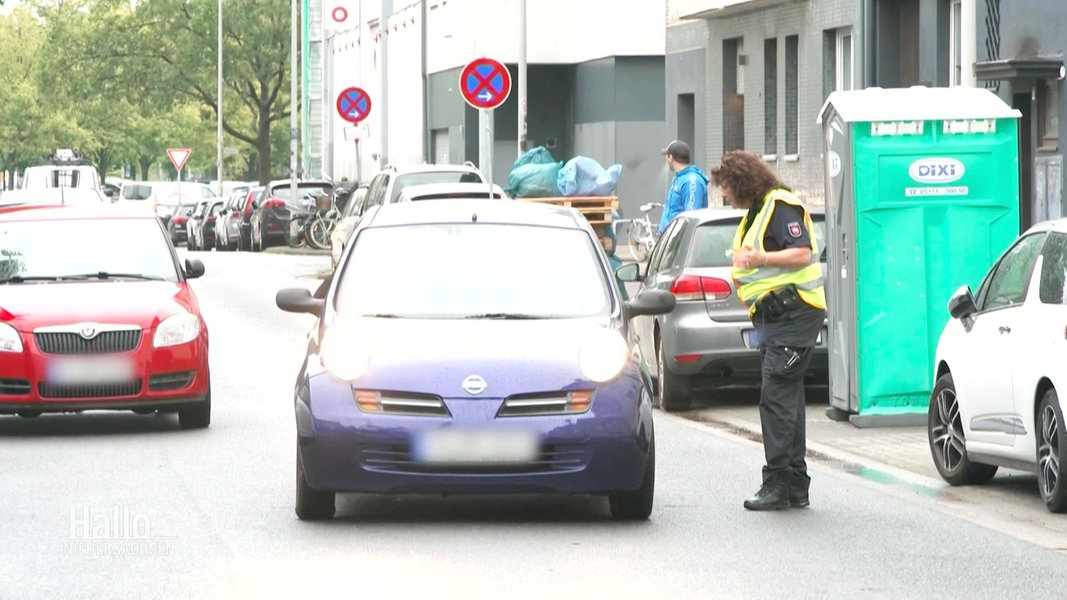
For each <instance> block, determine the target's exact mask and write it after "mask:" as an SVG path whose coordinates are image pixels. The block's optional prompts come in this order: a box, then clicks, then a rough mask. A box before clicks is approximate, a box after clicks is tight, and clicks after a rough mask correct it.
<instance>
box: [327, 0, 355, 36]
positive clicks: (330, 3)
mask: <svg viewBox="0 0 1067 600" xmlns="http://www.w3.org/2000/svg"><path fill="white" fill-rule="evenodd" d="M348 4H349V1H348V0H327V2H326V7H325V8H326V10H325V14H326V15H327V16H328V18H327V19H326V20H325V23H324V26H325V28H326V29H327V30H335V29H341V28H343V27H345V26H346V25H347V24H348V17H349V16H350V15H351V14H352V11H351V10H349V7H348Z"/></svg>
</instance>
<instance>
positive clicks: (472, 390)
mask: <svg viewBox="0 0 1067 600" xmlns="http://www.w3.org/2000/svg"><path fill="white" fill-rule="evenodd" d="M486 387H488V384H486V383H485V380H484V379H482V378H481V377H479V376H478V375H471V376H469V377H467V378H466V379H464V380H463V389H464V390H466V391H467V393H468V394H470V395H471V396H477V395H478V394H480V393H482V392H484V391H485V388H486Z"/></svg>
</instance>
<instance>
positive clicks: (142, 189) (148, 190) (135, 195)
mask: <svg viewBox="0 0 1067 600" xmlns="http://www.w3.org/2000/svg"><path fill="white" fill-rule="evenodd" d="M151 195H152V186H150V185H142V184H137V183H133V184H128V185H124V186H122V199H123V200H148V198H149V197H150V196H151Z"/></svg>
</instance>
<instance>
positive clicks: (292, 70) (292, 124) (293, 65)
mask: <svg viewBox="0 0 1067 600" xmlns="http://www.w3.org/2000/svg"><path fill="white" fill-rule="evenodd" d="M289 3H290V9H291V11H292V15H291V17H290V22H289V25H290V31H289V197H290V198H292V199H293V200H294V201H295V200H296V197H297V196H296V177H297V175H296V159H297V156H296V153H297V138H296V136H297V116H296V94H297V87H296V79H297V77H299V76H300V73H299V72H298V67H297V62H296V44H297V42H298V39H297V36H296V31H297V28H298V27H299V26H300V11H299V9H298V7H297V6H298V5H297V0H290V2H289Z"/></svg>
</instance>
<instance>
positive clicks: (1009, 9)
mask: <svg viewBox="0 0 1067 600" xmlns="http://www.w3.org/2000/svg"><path fill="white" fill-rule="evenodd" d="M977 16H978V19H977V20H978V23H979V24H980V26H979V27H978V36H977V37H978V44H977V46H978V51H979V55H978V62H977V64H976V65H975V75H976V76H977V78H978V79H979V81H981V82H983V83H985V84H986V85H988V86H990V87H992V88H994V89H995V90H996V91H997V93H998V94H999V95H1000V97H1001V98H1003V99H1004V100H1005V101H1006V102H1008V103H1009V104H1011V105H1012V106H1013V107H1015V108H1016V109H1018V110H1019V112H1021V113H1022V119H1021V120H1020V122H1019V185H1020V188H1021V189H1020V194H1019V201H1020V203H1021V206H1020V207H1019V208H1020V211H1019V213H1020V215H1019V216H1020V221H1021V223H1020V228H1021V229H1026V228H1027V227H1029V226H1030V225H1032V224H1034V223H1037V222H1039V221H1043V220H1045V219H1051V218H1057V217H1061V216H1064V215H1065V214H1067V213H1065V212H1064V207H1063V195H1064V191H1065V188H1064V178H1063V146H1062V145H1061V143H1060V140H1061V139H1062V140H1067V89H1065V87H1064V76H1065V74H1067V73H1065V69H1064V58H1063V57H1064V51H1065V49H1067V39H1065V38H1064V36H1063V32H1064V28H1065V27H1067V3H1064V2H1063V0H1029V1H1027V2H1025V3H1023V2H1001V1H1000V0H978V6H977Z"/></svg>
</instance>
